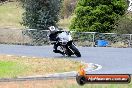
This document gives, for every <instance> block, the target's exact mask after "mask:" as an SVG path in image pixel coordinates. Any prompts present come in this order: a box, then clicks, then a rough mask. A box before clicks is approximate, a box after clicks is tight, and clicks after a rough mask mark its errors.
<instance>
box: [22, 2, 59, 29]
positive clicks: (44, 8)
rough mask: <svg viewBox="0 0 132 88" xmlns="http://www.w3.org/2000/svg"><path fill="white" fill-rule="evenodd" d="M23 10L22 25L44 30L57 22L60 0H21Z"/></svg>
mask: <svg viewBox="0 0 132 88" xmlns="http://www.w3.org/2000/svg"><path fill="white" fill-rule="evenodd" d="M21 1H22V2H23V7H24V8H25V12H24V14H23V23H22V24H23V25H24V26H27V27H29V28H33V29H39V30H46V29H47V28H48V26H51V25H54V26H56V23H57V22H58V16H59V11H60V7H61V0H21Z"/></svg>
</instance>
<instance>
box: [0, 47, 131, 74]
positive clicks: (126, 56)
mask: <svg viewBox="0 0 132 88" xmlns="http://www.w3.org/2000/svg"><path fill="white" fill-rule="evenodd" d="M52 47H53V46H21V45H0V54H6V55H20V56H34V57H50V58H64V57H63V56H62V55H60V54H55V53H53V52H52ZM78 49H79V50H80V52H81V54H82V57H81V58H76V57H75V56H73V57H70V58H68V59H75V60H80V61H84V62H87V63H95V64H99V65H101V66H102V69H101V70H98V71H93V72H90V73H95V74H98V73H99V74H132V48H108V47H107V48H105V47H104V48H102V47H78Z"/></svg>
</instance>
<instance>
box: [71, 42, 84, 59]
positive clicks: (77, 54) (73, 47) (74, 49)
mask: <svg viewBox="0 0 132 88" xmlns="http://www.w3.org/2000/svg"><path fill="white" fill-rule="evenodd" d="M70 49H72V51H73V52H74V54H75V55H76V56H77V57H81V53H80V52H79V50H78V49H77V48H76V47H75V46H74V45H73V44H72V45H71V46H70Z"/></svg>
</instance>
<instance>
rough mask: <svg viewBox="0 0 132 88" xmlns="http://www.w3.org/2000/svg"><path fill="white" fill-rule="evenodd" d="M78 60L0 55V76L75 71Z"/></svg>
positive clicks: (9, 76) (12, 76)
mask: <svg viewBox="0 0 132 88" xmlns="http://www.w3.org/2000/svg"><path fill="white" fill-rule="evenodd" d="M80 65H81V63H80V62H77V61H74V60H69V59H53V58H32V57H20V56H6V55H1V56H0V78H14V77H18V76H33V75H45V74H49V73H56V72H67V71H76V70H78V69H79V66H80Z"/></svg>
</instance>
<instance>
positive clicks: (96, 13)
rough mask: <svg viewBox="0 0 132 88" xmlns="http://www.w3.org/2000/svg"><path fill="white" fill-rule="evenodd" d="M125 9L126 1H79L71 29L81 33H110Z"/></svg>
mask: <svg viewBox="0 0 132 88" xmlns="http://www.w3.org/2000/svg"><path fill="white" fill-rule="evenodd" d="M125 9H126V2H125V1H124V0H107V1H105V0H78V3H77V7H76V9H75V17H74V18H73V20H72V23H71V26H70V29H71V30H75V31H79V32H82V31H92V32H93V31H94V32H110V31H111V30H113V29H114V25H115V22H116V21H117V20H118V19H119V17H120V16H122V15H123V14H124V13H125Z"/></svg>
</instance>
